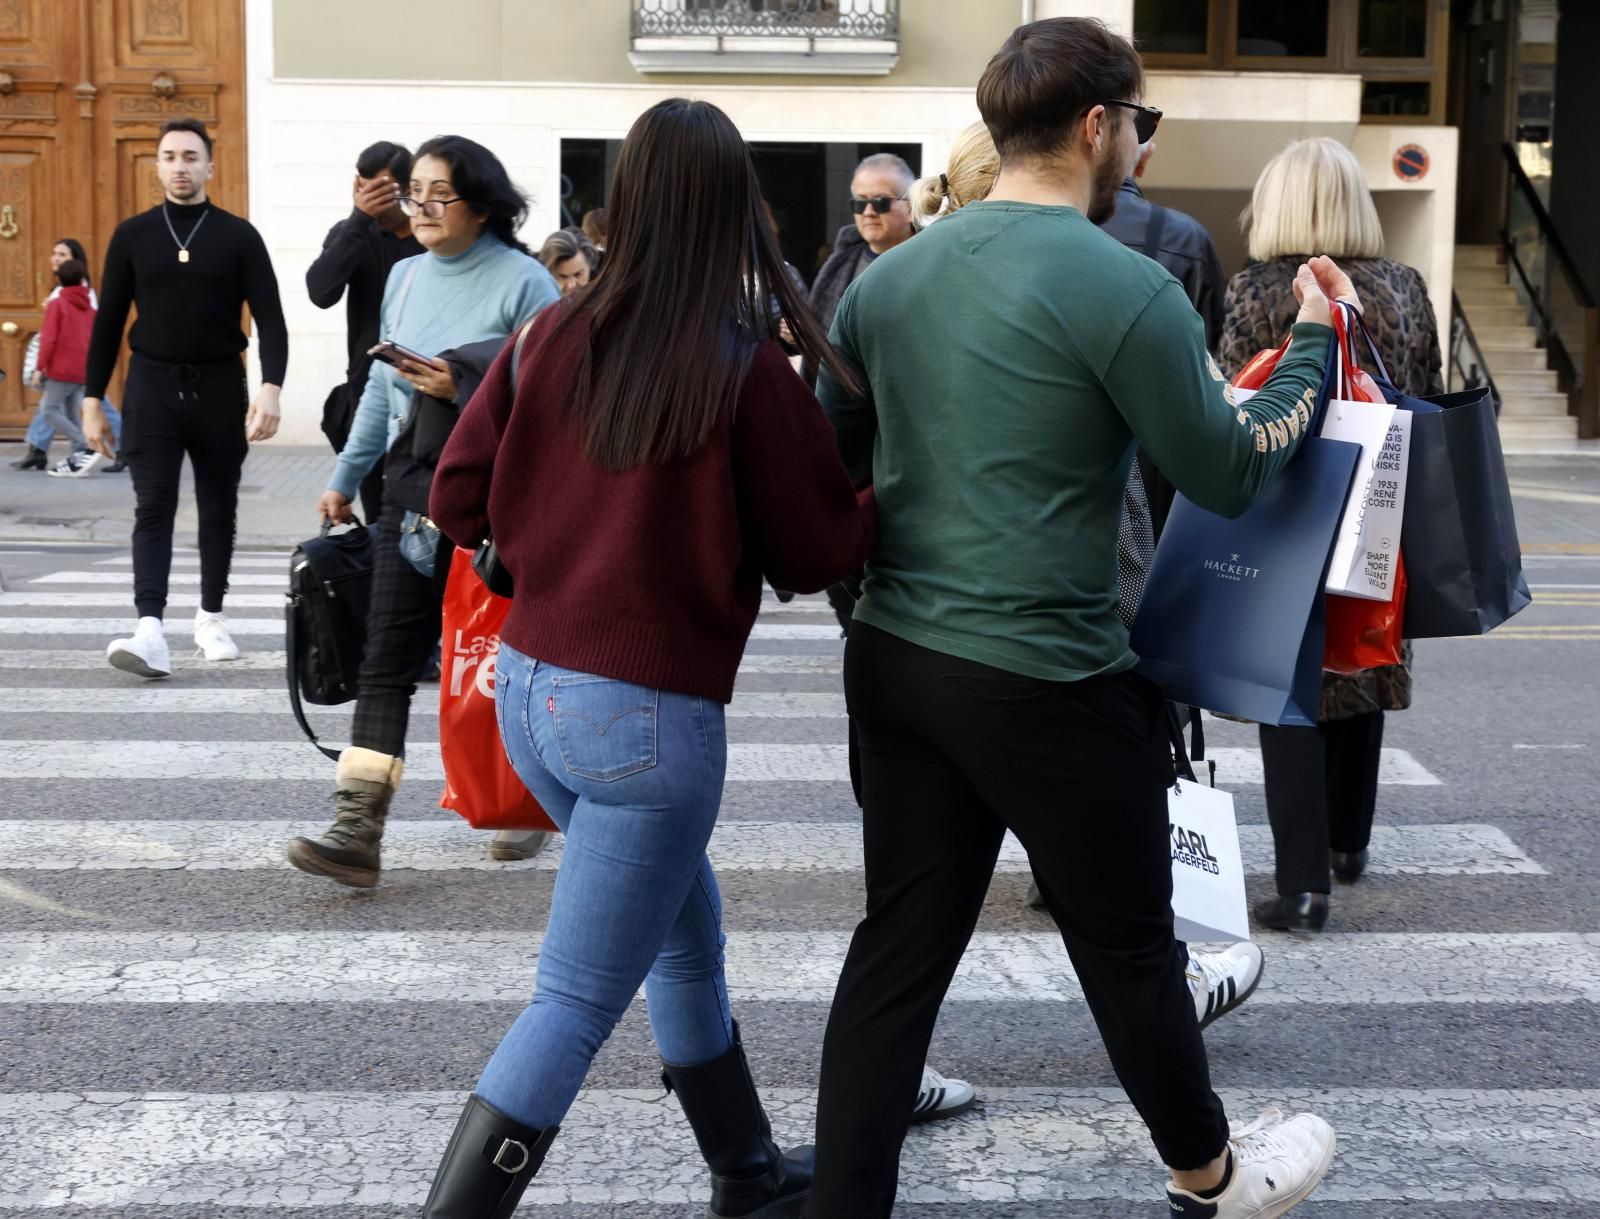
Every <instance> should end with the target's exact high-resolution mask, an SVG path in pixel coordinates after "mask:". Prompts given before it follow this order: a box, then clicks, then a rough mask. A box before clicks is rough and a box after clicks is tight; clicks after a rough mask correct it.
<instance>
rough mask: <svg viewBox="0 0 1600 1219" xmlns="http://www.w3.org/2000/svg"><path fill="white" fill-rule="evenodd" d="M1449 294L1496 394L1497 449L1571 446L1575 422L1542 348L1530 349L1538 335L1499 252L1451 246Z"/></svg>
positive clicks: (1487, 247)
mask: <svg viewBox="0 0 1600 1219" xmlns="http://www.w3.org/2000/svg"><path fill="white" fill-rule="evenodd" d="M1455 290H1456V295H1457V296H1459V297H1460V298H1461V308H1462V310H1463V312H1465V313H1466V315H1467V323H1468V324H1469V325H1470V326H1471V327H1472V333H1473V335H1474V337H1476V338H1477V340H1478V346H1479V347H1480V348H1481V349H1482V351H1483V358H1484V360H1485V361H1486V362H1487V363H1488V365H1489V375H1490V376H1491V377H1493V378H1494V384H1495V388H1496V389H1498V390H1499V391H1500V439H1501V443H1502V444H1504V445H1505V446H1506V448H1508V449H1512V448H1520V447H1537V446H1538V445H1539V444H1541V443H1548V442H1551V441H1565V442H1570V441H1573V440H1575V439H1576V438H1577V435H1578V421H1577V419H1575V418H1574V417H1573V416H1571V415H1569V414H1568V413H1567V395H1566V394H1564V393H1562V392H1560V390H1559V389H1557V388H1556V374H1555V372H1554V370H1552V369H1549V368H1547V367H1546V366H1545V352H1544V348H1542V347H1538V346H1536V345H1535V344H1536V343H1537V342H1538V334H1537V332H1536V331H1535V330H1534V328H1533V327H1532V326H1530V325H1529V324H1528V312H1527V310H1526V309H1524V308H1523V307H1522V306H1521V305H1520V304H1518V303H1517V297H1516V293H1515V292H1514V291H1513V290H1512V287H1511V284H1510V280H1509V272H1508V268H1507V267H1506V265H1505V262H1504V256H1503V254H1502V252H1501V250H1500V247H1499V246H1492V245H1462V246H1457V247H1456V256H1455ZM1448 360H1449V356H1448V353H1447V354H1446V362H1447V363H1448Z"/></svg>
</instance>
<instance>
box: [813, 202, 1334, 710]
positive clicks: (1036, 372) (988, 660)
mask: <svg viewBox="0 0 1600 1219" xmlns="http://www.w3.org/2000/svg"><path fill="white" fill-rule="evenodd" d="M831 337H832V340H833V342H834V344H835V346H837V347H838V348H839V350H840V351H841V352H842V353H843V355H844V356H845V357H846V358H847V359H849V360H851V361H852V362H854V364H855V365H856V367H858V368H860V369H861V370H863V372H864V373H865V374H866V381H867V384H868V390H867V392H866V394H865V395H864V396H863V397H860V398H852V397H851V396H849V395H848V394H846V393H845V392H844V390H843V389H842V388H841V387H840V385H839V384H838V383H837V382H836V381H835V380H834V379H833V378H831V377H830V376H829V375H828V374H827V373H826V372H824V373H823V374H822V377H821V380H820V383H819V386H818V394H819V396H820V397H821V399H822V402H823V405H824V407H825V408H826V410H827V412H828V414H829V417H830V418H831V419H832V420H833V423H834V426H835V427H836V428H837V429H838V433H839V444H840V451H841V452H842V453H843V455H844V458H845V461H846V463H847V464H849V466H850V468H851V470H852V471H853V472H855V473H857V474H858V475H863V476H864V475H866V474H867V473H868V472H870V474H871V477H872V481H873V483H874V484H875V486H876V491H877V500H878V534H877V543H876V547H875V549H874V551H873V555H872V558H871V560H870V561H869V563H868V564H867V573H866V580H865V584H864V588H863V592H862V597H861V601H860V603H859V605H858V606H857V607H856V619H857V621H861V622H866V623H870V624H871V625H873V626H875V627H878V628H880V629H882V630H885V631H888V632H890V633H892V634H894V635H898V636H900V637H901V638H903V639H907V640H910V641H911V642H913V643H917V644H920V645H922V646H923V647H927V648H932V649H934V650H935V651H940V652H945V653H947V654H949V655H953V656H961V657H965V658H966V659H968V660H973V661H977V662H978V663H980V664H987V665H992V666H994V667H996V668H999V669H1005V670H1008V671H1010V672H1013V673H1021V674H1026V675H1029V676H1034V677H1041V678H1045V679H1048V680H1057V681H1076V680H1080V679H1082V678H1085V677H1090V676H1093V675H1095V674H1097V673H1111V672H1118V671H1120V670H1123V669H1127V668H1131V667H1132V666H1133V665H1135V664H1136V663H1137V658H1136V657H1135V656H1134V654H1133V653H1132V652H1131V651H1130V650H1129V648H1128V633H1127V630H1126V629H1125V628H1124V627H1123V626H1122V624H1121V622H1120V621H1119V620H1118V618H1117V615H1116V612H1115V606H1116V598H1117V522H1118V517H1119V513H1120V511H1121V505H1122V489H1123V484H1124V483H1126V482H1127V478H1128V466H1129V463H1130V462H1131V461H1132V458H1133V447H1134V441H1135V439H1137V440H1138V441H1139V442H1140V443H1141V444H1143V445H1144V446H1145V448H1146V449H1148V450H1149V452H1150V455H1151V457H1152V458H1153V459H1154V461H1155V464H1156V465H1157V467H1158V468H1159V469H1160V470H1161V472H1162V473H1163V474H1165V475H1166V476H1167V478H1168V479H1170V480H1171V481H1172V482H1173V483H1174V484H1176V486H1177V487H1178V489H1179V490H1180V491H1182V492H1183V493H1184V494H1185V495H1187V496H1188V497H1189V498H1190V499H1192V500H1194V501H1195V502H1196V503H1198V504H1200V505H1201V506H1202V507H1205V508H1209V509H1211V510H1212V511H1214V512H1219V513H1222V514H1224V515H1228V516H1236V515H1238V514H1239V513H1241V512H1243V511H1244V510H1245V508H1247V507H1248V506H1249V505H1250V503H1251V501H1252V500H1253V499H1254V498H1255V496H1256V495H1257V493H1258V492H1259V491H1260V490H1261V488H1262V487H1264V486H1265V485H1266V484H1267V482H1268V481H1269V480H1270V479H1271V478H1272V476H1273V475H1274V474H1276V473H1277V472H1278V470H1280V469H1281V468H1282V467H1283V465H1284V463H1285V462H1287V461H1288V459H1289V458H1290V456H1291V455H1292V454H1293V453H1294V451H1295V450H1296V449H1297V448H1298V447H1299V444H1300V440H1301V438H1302V437H1303V436H1304V435H1305V433H1306V430H1307V426H1308V425H1309V423H1310V419H1311V412H1312V408H1313V405H1314V402H1315V397H1316V391H1317V387H1318V385H1319V384H1320V383H1321V380H1322V373H1323V367H1324V363H1325V361H1326V358H1327V348H1328V343H1329V338H1330V333H1329V330H1328V328H1327V327H1325V326H1315V325H1297V326H1296V327H1295V328H1294V342H1293V344H1292V345H1291V346H1290V348H1289V351H1288V353H1287V354H1286V355H1285V357H1284V358H1283V359H1282V360H1281V361H1280V363H1279V366H1278V370H1277V372H1276V373H1275V374H1274V376H1273V377H1272V379H1271V380H1270V381H1269V382H1268V383H1267V386H1266V387H1265V388H1264V389H1263V390H1262V391H1261V392H1260V393H1258V394H1256V395H1255V396H1254V397H1253V398H1251V399H1249V400H1248V401H1247V402H1246V403H1244V404H1242V405H1235V404H1234V403H1232V402H1231V401H1230V398H1231V396H1232V395H1231V391H1230V390H1229V389H1228V387H1227V385H1226V384H1225V382H1224V381H1223V379H1222V374H1221V373H1220V372H1219V371H1218V370H1217V367H1216V365H1215V364H1214V363H1213V362H1212V360H1211V358H1210V356H1209V355H1208V354H1207V352H1206V344H1205V330H1204V326H1203V324H1202V323H1201V320H1200V318H1199V316H1198V315H1197V314H1196V313H1195V311H1194V309H1193V307H1192V306H1191V305H1190V303H1189V300H1188V298H1187V296H1185V295H1184V291H1183V288H1182V287H1181V286H1180V285H1179V284H1178V282H1177V281H1176V280H1175V279H1173V278H1172V276H1171V275H1169V274H1168V273H1167V272H1166V271H1165V270H1163V269H1162V268H1161V267H1160V266H1158V265H1157V264H1156V263H1154V262H1152V261H1151V260H1149V259H1147V258H1145V257H1143V256H1142V255H1140V254H1138V253H1135V252H1134V251H1132V250H1130V249H1128V248H1127V247H1126V246H1123V245H1122V244H1121V243H1119V242H1117V241H1115V240H1113V239H1112V238H1110V237H1108V236H1106V235H1105V234H1104V233H1102V232H1100V231H1099V230H1098V229H1097V228H1095V226H1094V225H1092V224H1090V223H1089V222H1088V221H1087V220H1086V219H1085V218H1084V217H1083V216H1082V215H1081V214H1079V213H1078V212H1077V211H1075V210H1074V209H1072V208H1067V207H1044V206H1038V205H1031V204H1019V203H1003V202H994V203H976V204H972V205H969V206H967V207H965V208H963V209H962V210H961V211H960V212H958V213H956V214H955V215H954V216H951V217H949V218H948V219H945V220H941V221H939V222H938V223H936V224H934V225H932V226H931V227H930V228H929V229H928V230H927V231H926V232H924V233H922V234H920V235H919V236H917V237H916V238H914V239H913V240H911V241H908V242H905V243H904V244H902V245H900V246H897V247H896V248H894V249H893V250H890V251H889V252H887V253H886V254H884V255H882V256H881V257H879V258H878V259H877V260H876V261H875V262H874V263H873V264H872V266H871V267H869V268H868V269H867V270H866V272H865V273H863V274H862V275H861V277H860V278H859V279H857V280H856V282H855V283H854V284H852V285H851V287H850V289H849V291H848V292H846V293H845V296H844V298H843V300H841V301H840V303H839V311H838V314H837V316H836V318H835V320H834V325H833V331H832V336H831Z"/></svg>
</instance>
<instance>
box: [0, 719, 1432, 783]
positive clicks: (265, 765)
mask: <svg viewBox="0 0 1600 1219" xmlns="http://www.w3.org/2000/svg"><path fill="white" fill-rule="evenodd" d="M285 731H286V732H290V731H292V727H291V726H289V725H286V727H285ZM1206 756H1207V757H1208V758H1212V759H1215V761H1216V763H1217V777H1218V785H1219V786H1221V787H1234V786H1239V785H1246V786H1248V785H1252V784H1259V783H1260V782H1261V781H1262V771H1261V750H1259V749H1250V748H1232V747H1225V748H1220V749H1211V750H1208V751H1207V753H1206ZM113 758H114V759H116V765H115V773H116V775H117V776H118V777H120V778H124V779H183V778H190V779H194V778H199V779H216V778H223V777H226V778H230V779H251V780H258V779H321V778H326V777H327V764H326V762H325V761H324V760H323V759H322V758H321V757H320V756H319V755H317V754H316V753H315V752H313V751H311V750H309V749H307V748H306V747H305V745H304V743H303V742H300V741H296V740H292V739H286V740H281V741H140V740H117V739H112V740H101V741H93V740H14V741H11V742H9V743H8V744H7V745H6V747H5V749H4V751H3V752H0V779H94V778H99V777H102V776H105V775H107V774H108V773H110V770H109V760H110V759H113ZM848 762H849V759H848V755H847V752H846V747H845V746H844V745H769V744H733V745H729V746H728V782H730V783H757V782H819V783H827V782H845V781H848V780H849V778H850V771H849V765H848ZM406 774H407V776H408V777H409V778H412V779H442V778H443V777H444V770H443V768H442V766H441V764H440V761H439V746H438V742H437V741H427V740H412V741H409V742H407V746H406ZM1378 782H1379V783H1380V784H1383V785H1385V786H1394V787H1436V786H1438V785H1439V779H1438V778H1437V777H1436V776H1435V775H1433V774H1432V773H1431V772H1430V771H1429V770H1428V769H1427V768H1426V767H1424V766H1423V765H1422V764H1421V763H1420V762H1418V761H1417V760H1416V759H1415V758H1413V757H1412V756H1411V755H1410V754H1409V753H1407V752H1406V751H1405V750H1403V749H1385V750H1384V751H1383V755H1382V759H1381V761H1380V763H1379V768H1378Z"/></svg>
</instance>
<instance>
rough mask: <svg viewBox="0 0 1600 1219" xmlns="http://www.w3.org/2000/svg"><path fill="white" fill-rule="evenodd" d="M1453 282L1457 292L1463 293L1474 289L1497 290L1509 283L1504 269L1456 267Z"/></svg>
mask: <svg viewBox="0 0 1600 1219" xmlns="http://www.w3.org/2000/svg"><path fill="white" fill-rule="evenodd" d="M1453 282H1454V284H1455V289H1456V291H1457V292H1461V293H1465V292H1467V291H1469V290H1470V289H1474V288H1499V287H1502V286H1504V285H1506V284H1508V283H1510V282H1511V281H1510V280H1509V279H1507V278H1506V269H1505V268H1504V267H1457V268H1456V273H1455V279H1454V281H1453Z"/></svg>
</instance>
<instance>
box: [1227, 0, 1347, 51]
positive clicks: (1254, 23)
mask: <svg viewBox="0 0 1600 1219" xmlns="http://www.w3.org/2000/svg"><path fill="white" fill-rule="evenodd" d="M1328 4H1329V0H1294V3H1288V4H1286V3H1284V0H1239V25H1238V30H1237V36H1238V44H1237V45H1238V52H1239V55H1240V56H1241V57H1244V58H1261V59H1325V58H1327V55H1328Z"/></svg>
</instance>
